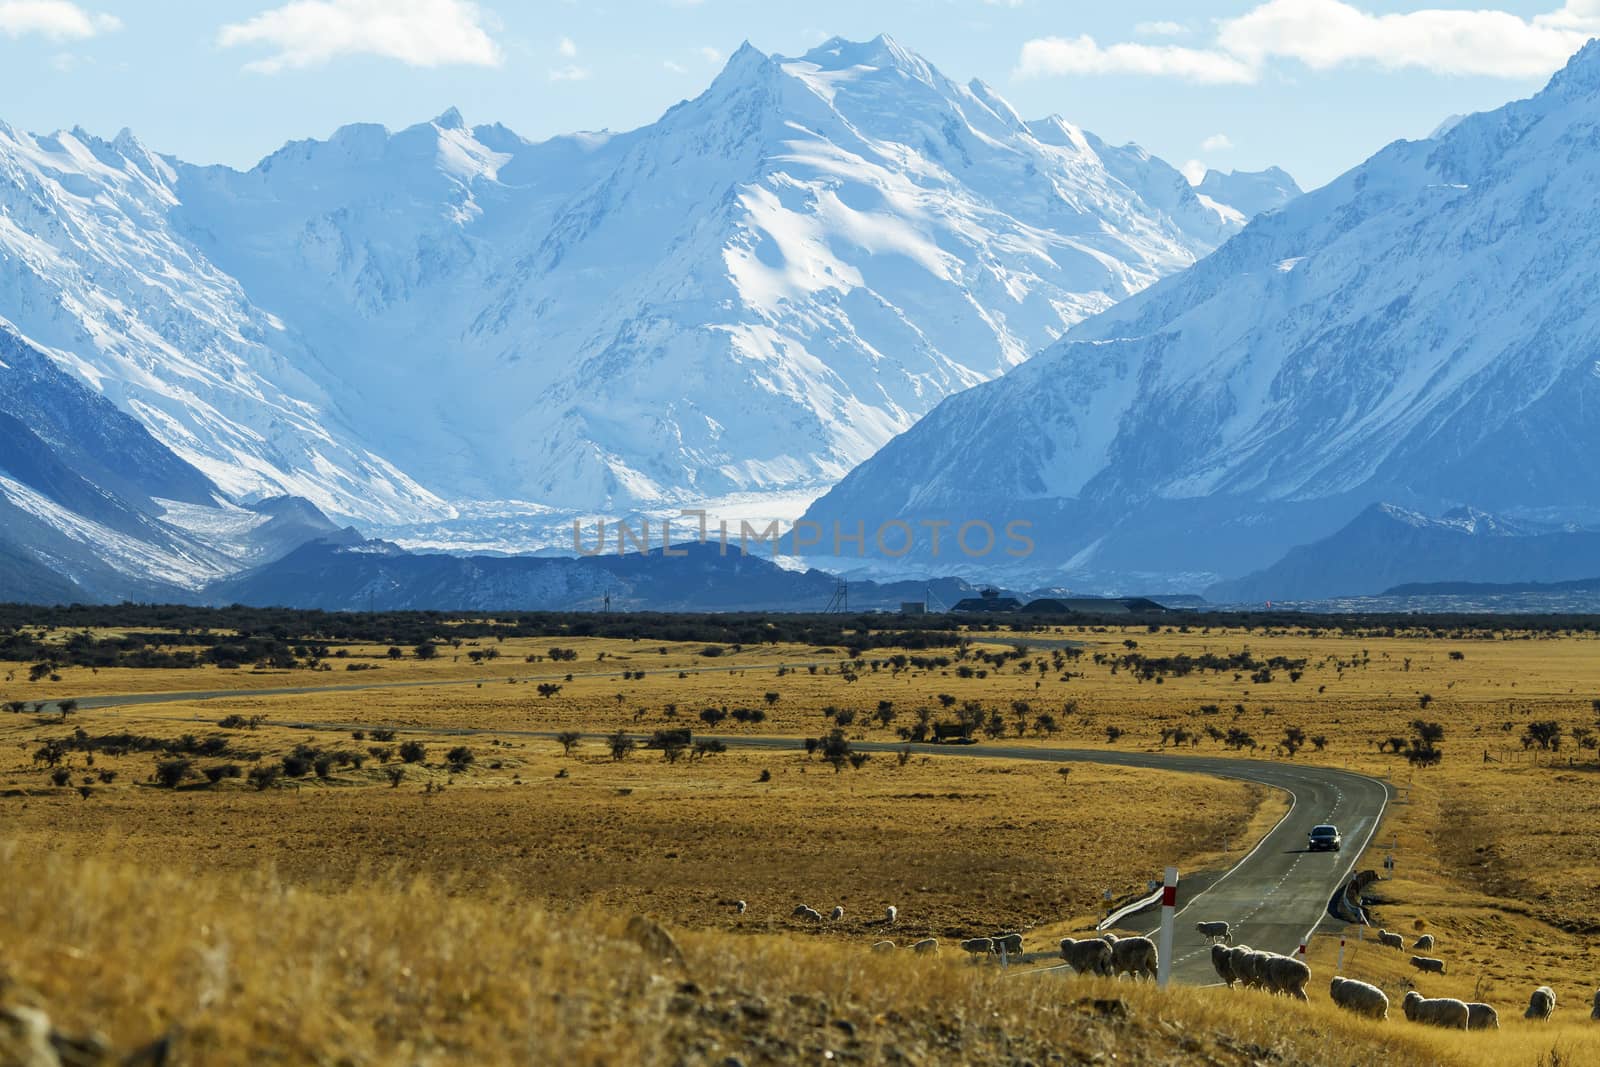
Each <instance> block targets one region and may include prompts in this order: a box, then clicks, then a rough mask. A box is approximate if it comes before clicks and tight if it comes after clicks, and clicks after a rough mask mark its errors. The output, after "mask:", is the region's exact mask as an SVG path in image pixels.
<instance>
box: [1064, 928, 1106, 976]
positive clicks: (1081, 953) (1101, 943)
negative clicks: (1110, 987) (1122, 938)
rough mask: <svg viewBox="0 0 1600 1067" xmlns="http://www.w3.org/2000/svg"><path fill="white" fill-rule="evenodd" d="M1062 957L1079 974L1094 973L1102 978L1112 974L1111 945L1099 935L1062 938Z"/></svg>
mask: <svg viewBox="0 0 1600 1067" xmlns="http://www.w3.org/2000/svg"><path fill="white" fill-rule="evenodd" d="M1061 958H1062V959H1064V960H1066V961H1067V965H1068V966H1069V967H1071V968H1072V969H1073V970H1074V971H1076V972H1077V973H1078V974H1094V975H1099V976H1100V977H1102V978H1109V977H1110V976H1111V973H1112V971H1111V966H1112V964H1111V945H1110V944H1108V943H1107V942H1106V941H1105V940H1103V939H1101V938H1098V937H1090V938H1085V939H1084V940H1082V941H1079V940H1076V939H1075V938H1071V937H1063V938H1062V939H1061Z"/></svg>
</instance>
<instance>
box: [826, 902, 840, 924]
mask: <svg viewBox="0 0 1600 1067" xmlns="http://www.w3.org/2000/svg"><path fill="white" fill-rule="evenodd" d="M828 918H830V919H832V920H833V921H834V922H838V921H839V920H840V919H842V918H844V905H843V904H835V905H834V906H833V910H832V911H831V912H829V913H828Z"/></svg>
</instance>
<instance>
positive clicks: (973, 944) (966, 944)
mask: <svg viewBox="0 0 1600 1067" xmlns="http://www.w3.org/2000/svg"><path fill="white" fill-rule="evenodd" d="M961 951H962V952H970V953H972V954H973V955H974V956H988V955H990V954H992V953H993V952H994V938H992V937H969V938H967V939H966V940H965V941H963V942H961Z"/></svg>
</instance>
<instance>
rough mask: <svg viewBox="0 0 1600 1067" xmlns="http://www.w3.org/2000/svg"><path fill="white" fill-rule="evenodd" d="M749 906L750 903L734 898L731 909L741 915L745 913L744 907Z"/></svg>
mask: <svg viewBox="0 0 1600 1067" xmlns="http://www.w3.org/2000/svg"><path fill="white" fill-rule="evenodd" d="M749 906H750V905H748V904H746V903H745V902H744V901H742V900H736V901H734V902H733V910H734V911H736V912H738V913H739V914H740V915H743V914H744V913H745V909H746V908H748V907H749Z"/></svg>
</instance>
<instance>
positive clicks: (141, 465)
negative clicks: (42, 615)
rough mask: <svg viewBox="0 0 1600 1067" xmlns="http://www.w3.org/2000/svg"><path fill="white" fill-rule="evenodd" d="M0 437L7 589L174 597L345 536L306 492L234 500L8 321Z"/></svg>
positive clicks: (3, 332)
mask: <svg viewBox="0 0 1600 1067" xmlns="http://www.w3.org/2000/svg"><path fill="white" fill-rule="evenodd" d="M0 442H3V447H0V600H31V601H55V602H67V601H93V600H109V599H153V598H164V599H170V598H171V597H172V596H174V594H177V593H182V592H194V591H196V590H198V589H199V588H201V587H202V586H204V585H206V584H208V583H210V582H213V581H215V580H217V579H219V578H221V577H223V576H224V575H228V574H232V573H234V572H236V571H238V570H240V569H242V568H246V567H252V566H259V565H263V564H265V563H269V562H271V561H273V560H276V559H278V558H279V557H280V556H282V555H283V554H285V553H286V552H288V551H290V550H291V549H293V548H295V547H297V546H299V545H301V544H303V543H304V542H306V541H307V540H309V539H313V538H334V539H343V540H348V539H349V538H350V535H349V534H348V533H347V532H345V533H341V532H340V531H339V530H338V529H337V528H336V527H335V526H334V525H333V524H331V523H329V522H328V520H327V519H326V518H325V517H324V516H322V515H321V514H320V513H319V512H317V511H316V509H315V508H313V507H311V506H310V505H309V504H307V503H305V502H304V501H296V500H292V499H289V498H282V497H280V498H274V499H268V500H263V501H259V502H256V503H254V504H250V505H246V506H240V505H237V504H234V503H231V502H229V501H227V500H226V499H224V498H223V495H222V493H221V491H220V490H219V489H218V488H217V486H216V485H214V484H213V483H212V482H211V481H210V480H209V479H208V478H207V477H206V476H205V475H204V474H202V473H201V472H200V471H199V470H197V469H195V468H194V467H193V466H191V465H190V464H188V463H186V462H184V460H182V459H181V458H179V457H178V456H177V455H175V454H174V453H173V452H172V451H171V450H169V449H168V448H166V447H165V446H164V445H162V444H161V443H160V442H159V441H157V440H156V439H155V438H154V437H152V436H151V435H150V434H149V432H148V431H146V430H145V428H144V427H143V426H141V425H139V423H138V422H136V421H134V419H133V418H131V417H130V416H129V415H127V414H126V413H124V412H122V411H119V410H118V409H117V408H116V407H115V406H113V405H112V404H111V403H110V402H109V401H108V400H107V399H106V398H105V397H103V396H101V395H99V394H98V393H95V392H94V391H92V390H91V389H89V388H88V387H87V386H85V385H83V384H82V383H81V382H79V381H77V380H75V379H73V378H71V377H69V376H68V375H67V374H66V373H64V372H63V371H62V370H61V369H60V367H59V365H58V363H57V360H56V359H53V358H51V357H50V356H48V355H46V354H45V353H44V352H42V351H40V350H39V349H38V348H37V347H36V346H34V345H32V344H31V343H29V342H28V341H27V340H26V339H25V338H23V337H22V336H20V335H19V334H18V333H17V332H16V331H15V330H13V329H12V328H11V327H9V326H8V325H6V324H5V322H4V320H0Z"/></svg>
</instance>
